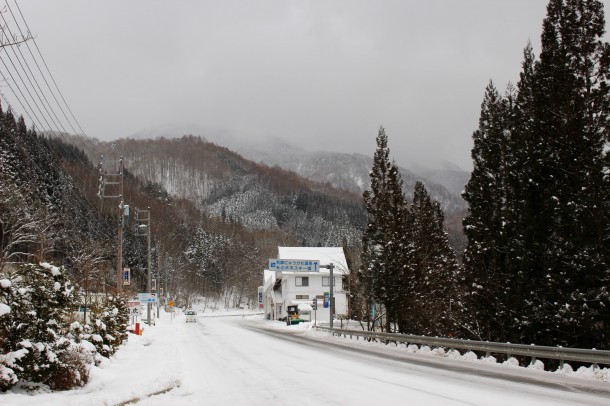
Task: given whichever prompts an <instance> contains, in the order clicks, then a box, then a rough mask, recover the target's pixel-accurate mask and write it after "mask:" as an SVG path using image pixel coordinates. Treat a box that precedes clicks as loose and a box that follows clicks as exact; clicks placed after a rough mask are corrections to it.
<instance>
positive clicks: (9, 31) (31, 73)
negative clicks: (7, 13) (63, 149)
mask: <svg viewBox="0 0 610 406" xmlns="http://www.w3.org/2000/svg"><path fill="white" fill-rule="evenodd" d="M0 18H1V19H2V21H4V24H5V29H6V30H7V31H8V33H9V35H10V36H11V37H12V36H13V33H12V32H11V30H10V28H9V26H8V23H7V21H6V19H5V18H4V15H3V13H0ZM5 48H6V47H5ZM8 48H10V49H11V51H12V52H13V55H14V56H15V59H16V60H17V62H18V63H19V66H20V67H21V70H22V71H23V73H24V75H25V77H26V79H27V80H28V82H29V84H30V87H31V89H32V90H33V91H34V94H35V95H36V98H37V99H38V101H39V102H40V104H41V105H42V107H43V109H44V110H45V111H46V113H47V116H48V118H49V119H50V120H51V122H52V123H53V125H54V126H55V129H57V130H59V126H58V125H57V122H55V120H54V119H53V115H52V114H51V113H50V112H49V109H48V108H47V106H46V105H45V104H44V101H43V100H42V97H41V96H40V94H38V91H37V90H36V87H35V86H34V83H33V82H32V79H34V82H36V84H38V82H37V81H36V78H35V77H34V74H33V72H32V70H31V69H30V66H29V65H28V63H27V61H26V60H25V58H23V54H22V53H21V50H19V49H18V50H19V52H20V53H21V58H19V55H18V54H17V51H15V48H18V47H8ZM6 56H7V57H8V58H9V61H10V62H11V65H13V68H14V69H15V71H16V73H17V75H18V76H19V79H21V81H22V83H23V86H24V87H25V88H26V90H27V91H28V93H29V94H30V96H31V97H32V99H34V96H32V93H31V92H30V90H29V89H30V88H29V87H28V86H27V83H25V80H24V79H23V78H22V77H21V74H20V73H19V71H18V70H17V67H16V66H15V63H14V62H13V59H12V58H11V56H10V55H9V54H8V53H7V54H6ZM21 59H24V62H25V66H26V67H27V69H28V71H29V72H30V75H31V76H32V78H30V75H28V72H27V71H26V70H25V67H24V66H23V62H22V61H21ZM38 88H39V89H40V86H38ZM41 92H42V90H41ZM43 96H44V94H43ZM33 101H34V104H35V105H36V107H37V108H38V109H39V112H40V115H41V116H43V118H44V119H45V121H46V122H47V124H49V122H48V121H47V119H46V116H45V115H44V114H43V112H42V109H40V107H39V106H38V103H36V100H35V99H34V100H33ZM47 104H48V102H47ZM49 107H50V106H49ZM51 111H52V109H51ZM49 127H50V128H49V130H51V131H53V128H52V127H51V126H50V124H49Z"/></svg>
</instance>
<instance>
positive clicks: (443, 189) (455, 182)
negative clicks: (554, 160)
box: [132, 124, 470, 212]
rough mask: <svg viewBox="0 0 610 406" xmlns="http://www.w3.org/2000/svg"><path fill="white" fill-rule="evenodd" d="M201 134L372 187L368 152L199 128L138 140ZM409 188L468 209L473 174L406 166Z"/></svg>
mask: <svg viewBox="0 0 610 406" xmlns="http://www.w3.org/2000/svg"><path fill="white" fill-rule="evenodd" d="M187 134H193V135H200V136H202V137H203V138H204V139H206V140H209V141H211V142H214V143H216V144H218V145H222V146H225V147H227V148H229V149H231V150H233V151H235V152H237V153H239V154H240V155H242V156H243V157H245V158H247V159H249V160H251V161H255V162H259V163H262V164H265V165H267V166H276V165H277V166H279V167H280V168H283V169H287V170H289V171H293V172H295V173H297V174H299V175H301V176H303V177H305V178H307V179H309V180H312V181H314V182H319V183H328V184H329V185H331V186H332V187H334V188H338V189H344V190H347V191H350V192H353V193H356V194H358V195H362V193H363V192H364V190H366V188H368V186H369V171H370V169H371V167H372V164H373V159H372V157H369V156H367V155H364V154H357V153H356V154H347V153H340V152H332V151H308V150H305V149H303V148H300V147H297V146H295V145H293V144H290V143H289V142H287V141H285V140H283V139H280V138H277V137H268V138H267V139H264V140H260V141H257V142H252V141H248V140H243V139H239V138H237V137H235V136H234V135H232V134H230V133H228V132H224V131H220V130H212V129H206V128H204V127H201V126H197V125H179V124H167V125H163V126H160V127H156V128H152V129H149V130H142V131H140V132H138V133H136V134H133V136H132V137H133V138H138V139H145V138H150V139H154V138H158V137H159V136H163V137H166V138H173V137H180V136H182V135H187ZM400 172H401V176H402V179H403V181H404V190H405V194H406V195H407V197H409V198H410V197H411V195H412V191H413V188H414V186H415V183H416V182H417V181H421V182H423V183H424V185H425V186H426V188H427V189H428V192H429V193H430V196H431V197H432V198H434V199H435V200H437V201H439V202H440V203H441V205H442V207H443V210H445V211H446V212H455V211H460V210H463V209H464V208H465V207H466V203H465V201H464V200H463V199H462V197H461V191H462V190H463V188H464V185H465V184H466V182H467V181H468V179H469V177H470V174H469V173H468V172H467V171H464V170H462V169H461V168H459V167H457V166H456V165H451V164H446V165H445V166H444V167H442V168H434V169H426V168H422V167H417V168H415V169H405V168H403V167H400Z"/></svg>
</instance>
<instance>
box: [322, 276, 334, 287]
mask: <svg viewBox="0 0 610 406" xmlns="http://www.w3.org/2000/svg"><path fill="white" fill-rule="evenodd" d="M333 279H335V278H333ZM329 281H330V276H323V277H322V286H330V284H329ZM333 286H335V281H334V280H333Z"/></svg>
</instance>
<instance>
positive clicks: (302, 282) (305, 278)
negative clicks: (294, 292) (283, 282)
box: [296, 276, 309, 286]
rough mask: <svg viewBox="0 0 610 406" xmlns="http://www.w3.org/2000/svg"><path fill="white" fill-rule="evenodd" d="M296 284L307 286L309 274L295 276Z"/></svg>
mask: <svg viewBox="0 0 610 406" xmlns="http://www.w3.org/2000/svg"><path fill="white" fill-rule="evenodd" d="M296 285H297V286H309V276H297V277H296Z"/></svg>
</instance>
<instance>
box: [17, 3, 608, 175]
mask: <svg viewBox="0 0 610 406" xmlns="http://www.w3.org/2000/svg"><path fill="white" fill-rule="evenodd" d="M9 1H12V0H9ZM608 2H610V0H608V1H605V3H606V8H608V4H607V3H608ZM18 3H19V6H20V7H21V10H22V11H23V14H24V16H25V18H26V20H27V22H28V24H29V27H30V29H31V31H32V33H33V34H34V35H35V37H36V41H37V44H38V46H39V47H40V49H41V50H42V53H43V54H44V56H45V58H46V61H47V63H48V65H49V67H50V69H51V71H52V73H53V74H54V76H55V79H56V80H57V82H58V84H59V86H60V88H61V90H62V92H63V94H64V96H65V97H66V99H67V101H68V103H69V105H70V107H71V108H72V110H73V112H74V114H75V115H76V117H77V119H78V120H79V122H80V124H81V125H82V127H83V129H84V130H85V132H86V133H87V134H88V135H90V136H93V137H97V138H100V139H114V138H119V137H124V136H128V135H130V134H133V133H135V132H138V131H140V130H143V129H146V128H154V127H157V126H160V125H163V124H167V123H179V124H189V123H192V124H195V125H197V126H200V127H205V128H210V129H211V130H214V131H217V130H224V131H228V132H229V133H231V134H234V135H236V136H238V137H248V138H250V139H257V138H259V137H264V136H276V137H281V138H285V139H286V140H288V141H291V142H293V143H295V144H297V145H300V146H307V147H309V148H314V149H320V150H325V149H329V150H335V151H341V152H347V153H351V152H361V153H365V154H367V155H372V154H373V152H374V150H375V137H376V135H377V130H378V128H379V126H380V125H383V126H384V127H385V128H386V131H387V134H388V137H389V146H390V151H391V154H392V156H393V157H395V158H396V160H397V162H398V163H399V164H400V165H401V166H406V167H409V166H410V164H411V163H412V162H413V161H418V162H420V163H432V162H435V161H439V160H448V161H451V162H454V163H456V164H458V165H460V166H461V167H463V168H465V169H470V168H471V160H470V149H471V147H472V141H471V136H472V132H473V131H474V130H475V129H476V127H477V122H478V117H479V112H480V104H481V101H482V98H483V92H484V89H485V86H486V85H487V83H488V81H489V80H490V79H493V81H494V82H495V84H496V86H497V87H498V88H499V89H500V90H501V91H503V90H504V88H505V86H506V84H507V82H508V81H513V82H515V81H516V80H517V78H518V75H519V71H520V65H521V61H522V52H523V48H524V47H525V45H526V43H527V41H528V40H531V41H532V44H533V46H534V50H535V51H536V53H538V51H539V48H540V47H539V43H540V33H541V25H542V20H543V18H544V16H545V12H546V5H547V0H460V1H455V0H396V1H385V0H371V1H358V0H344V1H332V0H324V1H322V0H321V1H303V0H274V1H257V0H243V1H231V0H217V1H206V0H182V1H151V0H146V1H144V0H129V1H125V0H104V1H95V2H94V1H82V0H54V1H46V0H18ZM7 96H8V94H7ZM203 135H205V134H203Z"/></svg>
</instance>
